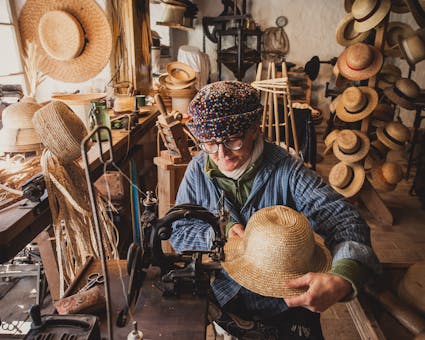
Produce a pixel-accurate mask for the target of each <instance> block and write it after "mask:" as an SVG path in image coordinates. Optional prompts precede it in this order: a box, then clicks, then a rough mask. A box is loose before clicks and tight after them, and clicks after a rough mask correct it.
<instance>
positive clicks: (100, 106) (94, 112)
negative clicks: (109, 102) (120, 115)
mask: <svg viewBox="0 0 425 340" xmlns="http://www.w3.org/2000/svg"><path fill="white" fill-rule="evenodd" d="M89 119H90V130H93V129H94V128H95V127H96V126H101V125H103V126H106V127H107V128H109V129H110V128H111V120H110V118H109V111H108V109H107V108H106V102H105V101H94V102H91V108H90V113H89ZM96 136H97V134H95V135H94V136H93V140H94V141H96V140H97V137H96ZM100 140H101V141H106V140H108V132H107V131H105V130H101V131H100Z"/></svg>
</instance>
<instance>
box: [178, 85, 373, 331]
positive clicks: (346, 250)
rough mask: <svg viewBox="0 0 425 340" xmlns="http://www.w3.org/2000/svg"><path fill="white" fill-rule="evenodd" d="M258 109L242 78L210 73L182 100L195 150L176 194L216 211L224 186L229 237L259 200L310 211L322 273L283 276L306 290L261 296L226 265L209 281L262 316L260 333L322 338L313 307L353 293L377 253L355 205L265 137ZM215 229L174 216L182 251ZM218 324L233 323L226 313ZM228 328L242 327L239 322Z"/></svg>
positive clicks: (245, 311) (225, 299)
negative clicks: (327, 258)
mask: <svg viewBox="0 0 425 340" xmlns="http://www.w3.org/2000/svg"><path fill="white" fill-rule="evenodd" d="M261 112H262V106H261V104H260V100H259V97H258V93H257V91H256V90H255V89H254V88H252V87H251V86H250V85H249V84H246V83H242V82H237V81H222V82H216V83H213V84H210V85H207V86H205V87H204V88H203V89H201V90H200V91H199V92H198V94H197V95H196V96H195V98H194V99H193V100H192V102H191V103H190V105H189V113H190V114H191V116H192V120H191V121H190V122H189V123H188V127H189V129H190V130H191V131H192V133H193V134H194V136H195V137H196V138H197V139H198V140H199V143H200V146H201V149H202V152H200V153H199V154H198V155H197V156H195V157H194V158H193V159H192V161H191V162H190V163H189V166H188V168H187V171H186V173H185V176H184V179H183V181H182V183H181V185H180V188H179V191H178V195H177V201H176V203H178V204H180V203H194V204H199V205H202V206H204V207H205V208H207V209H209V210H210V211H217V209H218V207H219V200H220V196H221V192H222V191H224V193H225V206H226V209H228V210H229V211H230V216H231V217H230V222H229V224H228V225H227V228H226V231H227V234H228V237H244V228H245V226H246V224H247V221H248V220H249V218H250V216H251V215H252V214H253V213H254V212H255V211H257V210H259V209H261V208H264V207H268V206H272V205H285V206H288V207H291V208H293V209H295V210H297V211H300V212H302V213H303V214H304V215H305V216H307V218H308V219H309V221H310V223H311V226H312V228H313V229H314V231H315V232H317V233H318V234H320V235H321V236H322V237H323V238H324V240H325V243H326V245H327V247H328V248H329V249H330V250H331V252H332V255H333V261H332V268H331V270H330V271H329V272H327V273H308V274H306V275H304V276H301V277H300V278H298V279H294V280H290V281H287V282H286V285H287V286H288V287H293V288H304V289H306V292H305V293H303V294H300V295H298V296H295V297H292V298H288V299H285V300H284V299H281V298H273V297H266V296H262V295H259V294H256V293H254V292H251V291H249V290H247V289H246V288H243V287H241V286H240V285H239V284H238V283H237V282H235V281H234V280H232V279H231V278H230V276H229V275H228V274H227V273H226V272H225V271H224V270H222V272H221V274H220V275H218V276H217V277H216V278H215V280H214V282H213V283H212V289H213V292H214V295H215V298H216V300H217V302H218V303H219V304H220V306H221V307H222V309H223V310H224V311H226V312H229V313H231V314H236V315H237V316H239V317H241V318H242V319H244V320H257V321H260V323H259V324H261V325H266V326H265V327H266V328H265V329H266V330H264V328H262V329H263V331H264V332H266V333H267V332H269V333H267V334H270V329H273V330H274V333H273V332H272V333H273V334H275V335H274V338H285V339H302V338H310V339H321V338H322V333H321V328H320V314H319V313H318V312H322V311H324V310H326V309H327V308H329V307H330V306H332V305H333V304H334V303H336V302H338V301H343V300H348V299H351V298H353V297H354V296H355V295H356V293H357V290H358V289H359V287H361V285H363V284H364V282H365V281H366V279H367V278H368V277H369V276H370V275H371V274H373V273H376V272H378V271H379V269H380V268H379V262H378V260H377V258H376V256H375V254H374V252H373V250H372V248H371V244H370V231H369V228H368V226H367V225H366V223H365V222H364V221H363V219H362V218H361V217H360V215H359V213H358V212H357V211H356V210H355V208H354V207H353V206H352V205H350V204H349V203H348V202H347V201H346V200H345V199H344V198H343V197H342V196H341V195H339V194H337V193H336V192H335V191H334V190H333V189H332V188H331V187H330V186H328V185H327V184H326V183H325V182H324V181H323V180H322V179H321V178H320V177H319V176H318V175H317V174H316V173H314V172H313V171H311V170H309V169H307V168H305V167H304V166H303V164H302V162H301V161H299V160H298V159H296V158H294V157H292V156H291V155H289V154H288V153H287V152H286V151H285V150H283V149H282V148H280V147H278V146H276V145H274V144H270V143H267V142H266V141H264V138H263V136H262V135H261V131H260V128H259V121H260V116H261ZM212 239H213V230H212V228H211V227H210V226H209V225H206V224H204V223H202V222H201V221H198V220H183V221H178V222H176V223H175V224H174V226H173V234H172V236H171V243H172V245H173V247H174V249H175V250H176V251H179V252H180V251H183V250H189V249H196V250H207V249H210V248H211V246H212ZM277 279H278V278H277ZM226 315H227V314H226ZM221 325H224V328H228V329H229V328H230V327H226V326H229V323H222V324H221ZM269 326H270V327H271V328H267V327H269ZM267 329H268V330H267ZM231 331H232V330H231ZM233 331H234V332H236V336H240V337H244V332H243V330H241V329H240V327H237V329H236V330H235V329H233ZM266 333H264V334H263V336H264V337H265V336H266V335H265V334H266ZM267 336H269V335H267ZM260 337H261V336H260ZM272 338H273V336H272Z"/></svg>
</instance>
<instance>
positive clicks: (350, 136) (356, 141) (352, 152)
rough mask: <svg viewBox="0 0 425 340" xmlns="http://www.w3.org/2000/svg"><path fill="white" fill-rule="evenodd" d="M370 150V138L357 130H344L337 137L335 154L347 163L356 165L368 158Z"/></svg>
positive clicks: (334, 146)
mask: <svg viewBox="0 0 425 340" xmlns="http://www.w3.org/2000/svg"><path fill="white" fill-rule="evenodd" d="M369 149H370V141H369V138H368V137H367V136H366V135H365V134H364V133H363V132H360V131H357V130H342V131H340V132H339V133H338V135H337V136H336V139H335V142H334V144H333V152H334V155H335V157H336V158H338V159H339V160H340V161H343V162H345V163H355V162H358V161H360V160H362V159H363V158H365V157H366V155H367V153H368V152H369Z"/></svg>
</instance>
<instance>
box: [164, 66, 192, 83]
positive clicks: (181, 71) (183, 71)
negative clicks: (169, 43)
mask: <svg viewBox="0 0 425 340" xmlns="http://www.w3.org/2000/svg"><path fill="white" fill-rule="evenodd" d="M167 73H168V74H169V76H170V78H171V80H172V82H173V83H188V82H191V81H193V80H195V78H196V73H195V70H194V69H193V68H192V67H191V66H189V65H187V64H185V63H182V62H180V61H173V62H171V63H168V64H167Z"/></svg>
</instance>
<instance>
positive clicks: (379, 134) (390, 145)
mask: <svg viewBox="0 0 425 340" xmlns="http://www.w3.org/2000/svg"><path fill="white" fill-rule="evenodd" d="M387 124H388V123H387ZM384 129H385V127H384V126H383V127H379V128H377V129H376V136H377V137H378V139H379V140H380V141H381V142H382V144H384V145H385V146H386V147H388V148H390V149H391V150H398V151H400V150H403V149H404V144H403V145H400V144H397V143H394V142H393V141H392V140H391V139H389V138H388V137H387V136H386V135H385V134H384Z"/></svg>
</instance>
